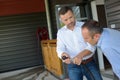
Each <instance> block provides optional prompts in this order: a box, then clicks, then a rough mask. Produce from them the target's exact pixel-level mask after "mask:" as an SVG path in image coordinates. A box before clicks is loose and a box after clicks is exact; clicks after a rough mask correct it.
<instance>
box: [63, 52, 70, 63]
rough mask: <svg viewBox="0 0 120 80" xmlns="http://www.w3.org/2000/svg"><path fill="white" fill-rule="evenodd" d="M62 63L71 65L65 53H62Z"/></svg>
mask: <svg viewBox="0 0 120 80" xmlns="http://www.w3.org/2000/svg"><path fill="white" fill-rule="evenodd" d="M62 61H63V62H64V63H66V64H70V63H71V61H70V56H69V55H68V54H67V53H63V54H62Z"/></svg>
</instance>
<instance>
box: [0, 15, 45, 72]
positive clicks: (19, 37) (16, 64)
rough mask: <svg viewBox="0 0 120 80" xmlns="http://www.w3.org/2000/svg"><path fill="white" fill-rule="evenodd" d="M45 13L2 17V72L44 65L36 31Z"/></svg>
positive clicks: (0, 52)
mask: <svg viewBox="0 0 120 80" xmlns="http://www.w3.org/2000/svg"><path fill="white" fill-rule="evenodd" d="M46 25H47V24H46V15H45V13H32V14H25V15H15V16H4V17H0V72H6V71H11V70H16V69H22V68H27V67H33V66H38V65H42V64H43V61H42V55H41V51H38V50H40V49H39V48H38V41H37V37H36V31H37V28H38V27H45V26H46Z"/></svg>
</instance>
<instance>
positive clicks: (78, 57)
mask: <svg viewBox="0 0 120 80" xmlns="http://www.w3.org/2000/svg"><path fill="white" fill-rule="evenodd" d="M81 62H82V57H81V56H80V55H77V56H76V57H74V58H73V63H74V64H77V65H80V64H81Z"/></svg>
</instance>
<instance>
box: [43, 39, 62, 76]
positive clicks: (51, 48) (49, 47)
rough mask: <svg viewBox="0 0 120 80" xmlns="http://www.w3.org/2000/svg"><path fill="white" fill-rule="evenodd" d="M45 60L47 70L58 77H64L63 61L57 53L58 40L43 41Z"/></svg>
mask: <svg viewBox="0 0 120 80" xmlns="http://www.w3.org/2000/svg"><path fill="white" fill-rule="evenodd" d="M41 46H42V54H43V60H44V64H45V68H46V69H47V70H48V71H50V72H52V73H53V74H54V75H56V76H58V77H62V76H63V66H62V61H61V60H60V59H59V58H58V56H57V52H56V40H43V41H41Z"/></svg>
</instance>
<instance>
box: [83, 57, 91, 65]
mask: <svg viewBox="0 0 120 80" xmlns="http://www.w3.org/2000/svg"><path fill="white" fill-rule="evenodd" d="M92 60H93V57H90V58H88V59H86V60H83V61H82V63H81V64H87V63H89V62H90V61H92Z"/></svg>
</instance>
